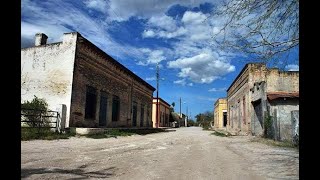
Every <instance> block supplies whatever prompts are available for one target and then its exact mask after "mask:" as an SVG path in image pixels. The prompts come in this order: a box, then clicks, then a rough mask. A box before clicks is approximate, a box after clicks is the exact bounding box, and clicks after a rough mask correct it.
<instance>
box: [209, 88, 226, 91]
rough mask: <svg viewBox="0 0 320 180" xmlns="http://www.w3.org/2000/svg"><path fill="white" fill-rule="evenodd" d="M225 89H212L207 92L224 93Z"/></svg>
mask: <svg viewBox="0 0 320 180" xmlns="http://www.w3.org/2000/svg"><path fill="white" fill-rule="evenodd" d="M226 90H227V88H212V89H209V90H208V91H209V92H220V91H226Z"/></svg>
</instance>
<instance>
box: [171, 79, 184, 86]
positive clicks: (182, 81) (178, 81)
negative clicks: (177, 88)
mask: <svg viewBox="0 0 320 180" xmlns="http://www.w3.org/2000/svg"><path fill="white" fill-rule="evenodd" d="M173 83H174V84H180V85H182V86H185V85H186V80H185V79H179V80H176V81H173Z"/></svg>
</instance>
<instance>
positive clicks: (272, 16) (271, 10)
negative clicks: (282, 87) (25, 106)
mask: <svg viewBox="0 0 320 180" xmlns="http://www.w3.org/2000/svg"><path fill="white" fill-rule="evenodd" d="M207 20H209V21H210V20H211V21H212V22H213V21H215V22H218V21H219V23H212V24H211V25H212V27H213V36H212V37H213V40H214V42H215V43H214V45H215V48H221V49H223V50H224V51H226V52H233V53H234V52H240V53H244V54H245V55H253V56H254V57H255V58H258V59H260V60H265V61H267V60H270V59H272V58H275V57H276V56H277V55H284V54H285V53H290V50H292V49H293V48H295V47H297V46H298V45H299V0H227V1H225V2H224V3H223V4H222V5H221V6H219V7H218V8H216V9H215V10H214V11H213V12H212V14H211V15H210V16H209V17H208V19H207ZM221 22H222V23H221Z"/></svg>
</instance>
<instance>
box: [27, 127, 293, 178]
mask: <svg viewBox="0 0 320 180" xmlns="http://www.w3.org/2000/svg"><path fill="white" fill-rule="evenodd" d="M174 130H176V131H173V132H163V133H156V134H148V135H144V136H142V135H134V136H130V137H118V138H108V139H90V138H85V137H72V138H70V139H63V140H53V141H46V140H33V141H22V142H21V178H22V179H106V178H108V179H299V152H298V150H296V149H293V148H280V147H273V146H268V145H265V144H262V143H259V142H251V141H250V139H252V137H250V136H233V137H219V136H215V135H210V134H211V132H210V131H203V130H202V129H201V128H200V127H188V128H177V129H174Z"/></svg>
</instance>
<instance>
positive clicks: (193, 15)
mask: <svg viewBox="0 0 320 180" xmlns="http://www.w3.org/2000/svg"><path fill="white" fill-rule="evenodd" d="M206 18H207V16H206V15H204V14H203V13H202V12H192V11H186V12H185V13H184V15H183V17H182V19H181V21H182V22H183V23H185V24H190V25H197V24H201V23H204V21H205V20H206Z"/></svg>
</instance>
